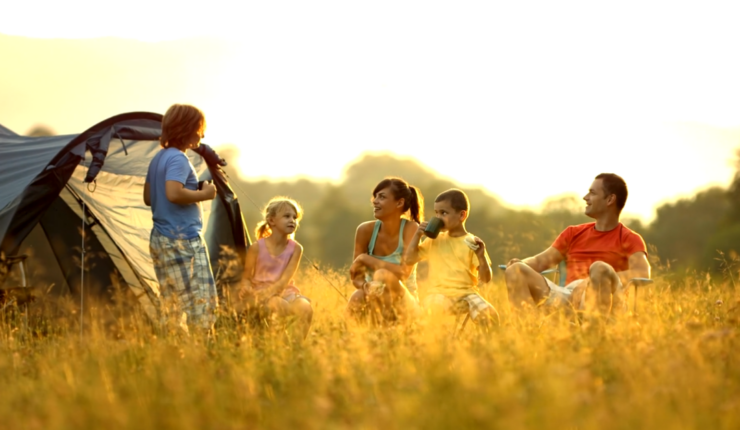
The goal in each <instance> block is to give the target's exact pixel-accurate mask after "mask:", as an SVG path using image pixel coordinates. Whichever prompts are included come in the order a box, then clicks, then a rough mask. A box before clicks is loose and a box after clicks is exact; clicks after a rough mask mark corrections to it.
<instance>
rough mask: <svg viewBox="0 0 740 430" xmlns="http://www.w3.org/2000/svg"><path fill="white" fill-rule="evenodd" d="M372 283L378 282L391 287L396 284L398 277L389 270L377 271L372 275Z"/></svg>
mask: <svg viewBox="0 0 740 430" xmlns="http://www.w3.org/2000/svg"><path fill="white" fill-rule="evenodd" d="M373 281H380V282H384V283H385V284H386V285H391V284H395V283H397V282H398V277H397V276H396V275H394V274H393V272H391V271H390V270H387V269H378V270H376V271H375V272H374V273H373Z"/></svg>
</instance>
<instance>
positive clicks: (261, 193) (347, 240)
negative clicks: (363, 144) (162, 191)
mask: <svg viewBox="0 0 740 430" xmlns="http://www.w3.org/2000/svg"><path fill="white" fill-rule="evenodd" d="M226 151H227V153H228V151H229V150H228V149H227V150H226ZM227 158H228V157H227ZM233 176H235V175H233ZM233 176H232V178H231V179H232V182H234V183H235V184H236V186H237V187H238V188H237V192H238V193H239V195H240V196H242V200H243V202H242V205H243V210H244V215H245V219H246V220H247V223H248V225H249V226H250V227H253V226H255V225H256V223H257V222H258V221H259V220H260V214H259V212H258V211H257V208H256V206H255V205H253V204H252V203H251V202H250V201H249V199H251V200H253V201H254V202H255V203H256V205H258V206H260V205H264V204H265V203H266V202H267V201H268V200H269V199H270V198H271V197H273V196H275V195H288V196H290V197H293V198H295V199H297V200H298V201H299V202H300V203H301V204H302V205H303V207H304V209H305V213H306V214H305V218H304V220H303V222H302V225H301V228H300V229H299V231H298V234H297V239H298V240H299V241H300V242H301V243H302V244H303V245H304V247H305V250H306V255H307V256H308V257H309V258H312V259H314V260H318V261H320V262H322V263H323V264H326V265H328V266H330V267H333V268H336V269H339V268H342V267H345V266H347V265H348V264H349V263H350V262H351V261H350V260H351V257H352V242H353V238H354V234H355V229H356V228H357V225H359V224H360V223H361V222H363V221H368V220H372V219H373V217H372V210H371V203H370V199H371V192H372V190H373V188H374V187H375V185H377V183H378V182H380V180H382V179H383V178H385V177H387V176H399V177H401V178H403V179H405V180H407V181H408V182H409V183H410V184H412V185H415V186H417V187H419V188H420V189H421V191H422V194H423V195H424V199H425V205H424V212H425V217H426V218H427V219H428V218H429V217H430V216H431V215H432V214H433V213H434V198H435V197H436V196H437V195H438V194H439V193H441V192H442V191H445V190H447V189H449V188H461V189H463V190H464V191H465V192H466V193H467V194H468V196H469V198H470V202H471V213H470V218H469V220H468V222H467V228H468V231H470V232H472V233H474V234H476V235H478V236H480V237H481V238H482V239H483V240H484V241H485V242H486V245H487V247H488V253H489V255H490V257H491V260H492V262H493V263H494V264H498V263H503V262H505V261H507V260H509V259H510V258H513V257H520V258H521V257H526V256H529V255H533V254H535V253H538V252H541V251H543V250H544V249H545V248H547V247H548V246H549V245H551V244H552V242H553V241H554V240H555V238H556V237H557V235H558V233H560V232H561V231H562V230H563V229H564V228H565V227H567V226H568V225H573V224H581V223H585V222H590V221H591V219H590V218H588V217H586V216H585V215H583V202H582V200H581V197H580V196H576V195H561V196H555V197H551V198H550V199H548V200H546V201H545V203H544V205H543V209H542V211H541V212H539V213H537V212H533V211H530V210H516V209H512V208H508V207H506V206H505V205H504V204H503V203H502V202H501V200H500V199H499V198H498V197H496V196H495V195H493V194H491V193H490V192H489V191H487V190H484V189H482V188H479V187H466V186H461V185H460V184H457V183H455V182H454V181H453V180H452V179H450V178H446V177H443V176H440V175H439V174H438V173H436V172H434V171H433V170H432V169H430V168H428V167H426V166H424V165H422V164H420V163H419V162H418V161H417V160H415V159H412V158H399V157H395V156H392V155H388V154H367V155H365V156H363V157H362V158H360V159H358V160H357V161H355V162H354V163H352V164H350V165H349V166H348V167H347V168H346V170H345V172H344V177H343V179H342V180H341V181H340V182H339V183H336V184H334V183H329V182H317V181H309V180H306V179H301V180H297V181H277V182H271V181H264V180H263V181H255V182H245V181H243V180H241V179H239V178H236V177H233ZM628 204H629V202H628ZM622 221H623V222H624V224H625V225H627V226H628V227H630V228H632V229H633V230H635V231H637V232H638V233H640V234H641V235H642V236H643V238H644V239H645V241H646V243H647V244H648V248H649V249H652V250H651V251H650V253H651V257H652V258H653V261H655V262H657V260H658V259H659V260H660V261H661V262H662V263H661V264H664V265H666V266H667V267H671V268H674V269H685V270H699V271H711V272H714V273H718V272H720V271H723V270H725V269H724V268H723V267H722V266H721V264H720V261H719V260H718V257H719V253H718V251H721V252H723V253H725V254H726V255H731V254H732V253H733V252H734V253H738V252H740V176H736V178H735V180H734V181H733V183H732V184H731V186H730V187H729V189H724V188H720V187H713V188H710V189H708V190H705V191H702V192H699V193H698V194H696V195H695V196H693V197H690V198H684V199H679V200H677V201H675V202H669V203H665V204H663V205H662V206H660V207H659V208H658V210H657V217H656V218H655V220H654V221H653V222H652V223H651V224H650V225H649V226H645V225H643V224H642V222H640V220H637V219H629V218H624V219H623V220H622Z"/></svg>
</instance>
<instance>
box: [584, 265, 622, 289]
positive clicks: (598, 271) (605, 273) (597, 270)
mask: <svg viewBox="0 0 740 430" xmlns="http://www.w3.org/2000/svg"><path fill="white" fill-rule="evenodd" d="M588 275H589V277H590V278H591V280H593V281H596V282H597V283H598V284H600V283H601V281H604V280H608V279H610V278H613V277H614V276H616V272H615V271H614V268H613V267H612V266H610V265H609V264H608V263H604V262H603V261H595V262H593V263H592V264H591V266H590V267H589V269H588Z"/></svg>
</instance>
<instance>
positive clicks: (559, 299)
mask: <svg viewBox="0 0 740 430" xmlns="http://www.w3.org/2000/svg"><path fill="white" fill-rule="evenodd" d="M543 278H544V276H543ZM588 281H589V279H588V278H583V279H576V280H575V281H572V282H571V283H570V284H568V285H566V286H564V287H561V286H560V285H557V284H556V283H554V282H552V281H551V280H549V279H547V278H545V282H547V286H548V287H550V294H548V296H547V298H546V299H545V301H544V302H542V304H543V305H545V306H554V307H560V306H572V304H573V300H572V299H573V291H575V290H576V289H577V288H578V287H580V286H582V285H583V283H584V282H588ZM586 290H587V288H583V289H582V290H581V297H580V300H578V310H583V308H584V306H585V304H586ZM617 294H618V295H621V296H622V297H624V294H625V291H624V286H623V285H622V281H621V280H620V281H619V284H618V285H617ZM622 302H623V303H625V304H626V303H627V301H626V300H622Z"/></svg>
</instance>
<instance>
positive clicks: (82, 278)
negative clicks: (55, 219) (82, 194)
mask: <svg viewBox="0 0 740 430" xmlns="http://www.w3.org/2000/svg"><path fill="white" fill-rule="evenodd" d="M80 254H81V255H80V269H81V273H80V339H81V338H82V328H83V327H84V320H83V315H84V310H85V307H84V306H85V301H84V297H85V199H82V251H81V252H80Z"/></svg>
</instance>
